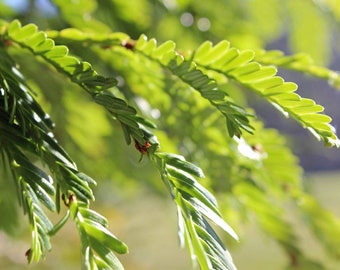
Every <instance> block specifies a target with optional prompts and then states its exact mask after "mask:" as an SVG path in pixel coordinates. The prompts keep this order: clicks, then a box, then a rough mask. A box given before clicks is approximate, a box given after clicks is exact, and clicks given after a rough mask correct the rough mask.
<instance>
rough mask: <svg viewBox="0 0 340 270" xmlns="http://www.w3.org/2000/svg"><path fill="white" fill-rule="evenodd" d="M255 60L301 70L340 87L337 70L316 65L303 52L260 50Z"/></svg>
mask: <svg viewBox="0 0 340 270" xmlns="http://www.w3.org/2000/svg"><path fill="white" fill-rule="evenodd" d="M255 61H256V62H258V63H260V64H262V65H274V66H277V67H280V68H281V67H282V68H286V69H290V70H294V71H299V72H303V73H305V74H309V75H312V76H314V77H317V78H321V79H324V80H327V81H328V83H329V84H330V85H331V86H333V87H335V88H337V89H339V87H340V75H339V73H338V72H336V71H333V70H330V69H328V68H325V67H322V66H318V65H316V64H315V63H314V61H313V59H312V57H311V56H309V55H308V54H305V53H298V54H293V55H285V54H284V53H283V52H282V51H277V50H273V51H265V50H261V51H257V52H256V54H255Z"/></svg>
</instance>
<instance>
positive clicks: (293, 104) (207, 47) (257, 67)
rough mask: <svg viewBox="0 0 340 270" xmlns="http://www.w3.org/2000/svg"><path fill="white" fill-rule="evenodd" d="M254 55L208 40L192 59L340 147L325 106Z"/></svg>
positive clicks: (326, 141)
mask: <svg viewBox="0 0 340 270" xmlns="http://www.w3.org/2000/svg"><path fill="white" fill-rule="evenodd" d="M254 54H255V53H254V52H253V51H251V50H246V51H240V50H238V49H236V48H233V47H230V43H229V42H227V41H222V42H220V43H218V44H216V45H215V46H213V45H212V43H211V42H205V43H203V44H202V45H201V46H200V47H199V48H198V49H197V50H196V51H195V52H194V55H193V59H194V61H195V62H196V63H197V64H198V65H200V66H202V67H204V68H206V69H211V70H214V71H216V72H219V73H221V74H224V75H225V76H226V77H227V78H230V79H232V80H235V81H236V82H237V83H239V84H241V85H243V86H245V87H246V88H248V89H251V90H252V91H254V92H255V93H257V94H259V95H260V96H262V97H263V98H264V99H266V100H268V101H269V102H271V103H272V104H273V105H274V106H275V107H276V108H277V109H279V110H280V111H281V112H282V113H284V114H285V115H286V116H287V117H288V116H291V117H293V118H294V119H296V120H297V121H298V122H299V123H300V124H301V125H302V126H303V127H305V128H307V129H308V130H310V131H311V132H312V133H313V134H314V135H315V136H316V137H317V138H318V139H320V140H323V141H324V143H325V144H326V145H330V146H333V145H336V146H339V141H338V138H337V137H336V134H335V133H334V128H333V127H332V126H331V125H330V124H329V123H330V122H331V118H330V117H329V116H327V115H324V114H320V112H322V111H323V107H322V106H321V105H318V104H315V102H314V101H313V100H311V99H307V98H301V97H300V96H299V95H298V94H296V93H295V91H296V90H297V85H296V84H295V83H291V82H285V81H284V79H283V78H281V77H280V76H277V75H276V73H277V70H276V68H275V67H274V66H262V65H261V64H259V63H257V62H255V61H253V58H254Z"/></svg>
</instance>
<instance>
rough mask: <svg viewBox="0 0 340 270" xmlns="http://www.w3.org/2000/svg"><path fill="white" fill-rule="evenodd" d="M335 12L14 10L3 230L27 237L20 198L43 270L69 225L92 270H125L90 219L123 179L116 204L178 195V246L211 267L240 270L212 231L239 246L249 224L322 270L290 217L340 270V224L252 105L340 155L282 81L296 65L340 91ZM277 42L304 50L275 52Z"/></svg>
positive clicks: (226, 6)
mask: <svg viewBox="0 0 340 270" xmlns="http://www.w3.org/2000/svg"><path fill="white" fill-rule="evenodd" d="M334 2H335V1H308V0H301V1H294V0H287V1H279V0H270V1H269V0H254V1H222V0H212V1H192V0H177V1H176V0H162V1H161V0H159V1H151V0H150V1H148V0H142V1H141V0H131V1H122V0H109V1H106V0H99V1H94V0H80V1H72V2H70V1H66V0H54V1H51V2H48V1H22V4H21V5H20V6H19V5H16V4H15V3H14V1H13V2H11V1H2V2H0V16H1V19H2V20H1V22H0V49H1V50H0V56H1V58H0V110H1V116H0V131H1V132H0V150H1V165H2V167H3V168H4V169H3V170H2V171H1V181H0V186H1V197H0V214H1V216H8V217H9V218H8V219H1V221H0V227H1V228H2V229H4V230H5V231H6V232H8V233H15V222H16V220H17V219H16V216H15V215H13V214H11V215H9V213H16V212H17V210H16V209H17V208H16V205H15V202H16V201H17V200H16V197H15V196H13V194H15V192H17V194H18V196H17V198H18V199H19V202H20V204H21V206H22V208H23V209H24V212H25V214H27V216H28V219H29V220H28V221H29V224H30V229H31V232H32V245H31V249H30V250H29V251H28V252H27V254H26V255H27V257H28V259H29V261H30V262H31V261H34V260H35V261H39V260H40V259H41V258H42V257H44V256H45V254H46V251H47V250H50V249H51V244H50V237H51V236H53V235H54V234H55V233H57V232H58V230H59V229H60V228H61V227H62V226H63V225H64V223H65V222H66V220H67V219H69V218H71V219H72V220H73V221H74V223H75V225H76V227H77V230H78V232H79V236H80V239H81V244H82V263H83V265H84V267H85V269H123V266H122V265H121V263H120V262H119V261H118V259H117V258H116V255H115V253H114V252H116V253H126V252H127V246H126V245H125V244H124V243H123V242H121V241H120V240H119V239H118V238H116V236H114V235H113V234H112V233H111V232H110V231H109V230H108V223H107V220H106V218H105V217H103V216H102V215H100V214H99V213H97V212H95V211H93V210H92V209H91V208H90V207H91V205H90V202H91V201H93V200H94V196H95V194H93V190H92V186H93V185H95V184H96V182H97V183H98V185H100V184H101V183H102V181H111V182H112V185H111V186H112V194H117V192H118V190H119V192H124V191H126V190H133V188H136V187H143V186H147V187H149V188H151V189H152V190H154V191H155V192H158V193H160V194H162V196H163V195H164V194H166V193H165V192H168V193H169V194H170V196H171V198H172V199H173V201H174V203H175V204H176V207H177V211H178V230H179V233H178V234H179V239H180V243H181V245H183V246H186V248H187V249H188V251H189V254H190V257H191V259H192V260H193V263H194V265H199V266H200V268H201V269H235V268H236V267H237V266H235V265H234V263H233V261H232V256H231V255H230V254H229V252H230V251H231V254H232V250H230V249H226V248H225V244H223V242H224V243H228V246H229V244H231V243H232V242H231V241H233V240H231V239H227V237H221V236H217V234H216V232H215V231H214V229H213V227H212V225H211V222H212V223H214V224H215V225H217V227H219V228H220V229H222V230H224V231H225V232H226V233H227V234H229V235H230V236H232V238H235V239H237V238H238V237H237V235H236V233H235V232H234V230H233V229H232V228H231V227H230V225H232V227H233V228H234V229H235V230H236V231H238V228H240V225H241V224H242V223H243V222H245V221H246V220H248V219H254V220H256V222H257V223H258V225H259V227H260V228H261V229H262V231H263V232H264V233H265V234H267V235H269V236H270V237H271V238H273V239H275V240H276V241H277V243H278V244H279V245H281V246H282V248H283V251H284V252H285V254H287V257H288V261H289V267H290V269H311V267H312V266H313V267H314V268H315V269H323V268H322V262H316V261H315V260H314V258H309V257H308V256H307V255H306V252H305V250H303V249H302V248H301V245H300V243H299V239H298V236H297V232H296V230H295V228H294V224H291V222H290V221H289V219H288V218H287V204H293V205H294V207H295V208H296V210H297V211H299V212H301V214H302V216H303V217H304V219H303V221H304V222H306V225H307V226H308V227H309V228H310V231H311V232H313V233H314V234H315V235H316V236H317V237H318V239H319V241H320V244H322V245H323V246H324V247H325V250H327V251H329V255H330V257H331V258H332V259H334V260H336V259H338V258H339V252H340V251H339V247H340V237H339V235H340V226H339V222H340V221H339V220H338V219H337V218H336V217H335V216H334V215H333V214H332V213H330V212H327V211H325V210H324V209H323V208H322V206H321V205H320V204H319V203H318V202H317V200H315V199H314V198H313V197H312V196H311V195H310V194H308V193H307V192H306V191H305V190H304V185H303V182H302V169H301V168H300V167H299V165H298V160H297V158H296V157H295V156H294V155H293V153H292V151H291V150H290V149H289V147H288V146H287V142H286V139H285V138H284V137H283V136H282V135H281V134H280V133H279V132H278V131H277V130H274V129H268V128H266V127H264V125H263V123H262V122H261V119H258V118H257V117H256V112H255V111H254V110H253V109H252V108H249V105H248V102H249V100H248V97H249V95H248V92H251V93H253V94H255V95H258V96H259V97H260V98H261V99H262V100H264V101H266V102H268V103H270V104H272V105H273V110H275V109H278V110H279V111H280V112H282V113H283V114H284V115H285V116H286V117H290V118H292V119H294V120H295V121H296V122H297V123H298V124H300V125H301V128H306V129H308V130H309V131H310V132H311V133H312V134H313V135H315V137H316V138H317V139H318V140H320V141H322V142H323V143H324V144H325V145H326V146H330V147H331V146H334V147H337V146H339V140H338V138H337V136H336V133H335V130H334V128H333V126H332V125H331V118H330V117H329V116H327V115H325V114H323V113H322V112H323V110H324V108H323V107H322V106H321V105H319V104H316V103H315V102H314V101H313V100H312V99H310V98H303V97H301V96H300V95H299V94H297V93H296V90H297V88H298V86H297V85H296V84H295V83H293V82H286V81H285V79H284V78H283V77H281V76H279V75H278V74H277V73H278V71H280V69H281V68H285V69H289V70H292V71H297V72H302V73H305V74H308V75H310V76H314V77H317V78H321V79H325V80H327V81H328V82H329V83H330V85H331V86H333V87H335V88H336V87H338V86H339V81H340V77H339V75H338V73H337V72H335V71H333V70H330V69H328V68H327V66H326V65H325V64H326V63H328V61H329V58H330V55H331V54H332V50H333V48H332V45H331V44H332V43H331V36H332V34H333V33H336V32H335V30H334V29H333V28H334V26H336V24H337V23H338V20H339V10H338V8H337V5H334V4H333V3H334ZM47 4H48V5H47ZM311 22H312V23H311ZM38 28H39V29H38ZM153 37H155V39H154V38H153ZM278 39H282V40H287V41H288V44H290V48H291V51H292V52H294V53H293V54H289V53H284V52H283V51H281V50H279V48H278V50H266V48H267V45H268V44H270V43H272V42H274V41H276V40H278ZM207 40H208V41H207ZM312 59H314V60H312ZM322 64H323V65H324V66H322ZM46 112H48V113H46ZM51 119H52V120H53V122H52V120H51ZM129 145H132V146H131V147H129ZM64 149H65V150H64ZM184 156H185V158H184ZM71 157H72V158H71ZM138 159H139V160H140V163H138ZM188 160H190V161H191V162H192V163H190V162H188ZM74 161H75V162H74ZM75 163H77V165H78V167H79V168H81V170H80V169H78V167H77V166H76V164H75ZM150 164H152V165H153V166H150ZM155 169H156V171H158V172H159V174H157V173H155ZM81 171H84V172H85V173H86V174H84V173H82V172H81ZM203 172H204V173H203ZM87 175H91V176H92V177H95V178H96V180H97V181H96V182H95V181H94V180H93V179H92V178H90V177H89V176H87ZM159 175H160V176H159ZM10 176H12V178H13V179H14V181H11V182H10V181H9V178H11V177H10ZM107 179H110V180H107ZM7 182H8V183H11V184H7ZM15 190H16V191H15ZM217 202H219V204H218V203H217ZM64 205H65V206H64ZM62 207H65V208H66V215H65V217H64V218H61V221H60V222H59V223H57V224H55V225H54V224H52V222H51V221H50V220H49V218H48V217H47V215H46V214H45V212H44V211H45V210H46V209H47V210H49V211H51V212H55V211H56V212H59V211H60V209H61V208H62ZM223 217H224V218H225V220H224V219H223ZM226 221H227V222H226ZM229 224H230V225H229ZM155 226H157V224H155ZM246 240H247V239H244V241H246ZM242 241H243V240H242ZM314 268H313V269H314Z"/></svg>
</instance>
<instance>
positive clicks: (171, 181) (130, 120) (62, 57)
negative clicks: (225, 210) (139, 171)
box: [6, 21, 247, 270]
mask: <svg viewBox="0 0 340 270" xmlns="http://www.w3.org/2000/svg"><path fill="white" fill-rule="evenodd" d="M64 33H65V32H64ZM66 33H67V34H70V32H66ZM80 36H81V37H83V36H82V35H80ZM78 37H79V35H78ZM120 37H121V35H120ZM6 38H7V39H8V40H11V41H12V42H15V43H16V44H18V45H19V46H21V47H23V48H27V49H29V50H30V51H31V52H32V53H33V54H34V55H37V56H41V57H42V58H43V59H44V60H45V61H46V62H48V63H49V64H51V65H52V66H54V67H55V68H56V70H57V71H59V72H60V73H63V74H65V75H66V76H68V77H69V78H70V79H71V80H72V81H73V82H75V83H77V84H78V85H79V86H81V87H82V88H83V89H84V90H85V91H86V92H87V93H88V94H90V96H91V97H92V98H93V100H94V101H95V102H96V103H98V104H99V105H101V106H103V107H104V108H105V109H106V110H107V111H108V113H109V114H110V115H111V116H112V117H114V118H115V119H116V120H118V121H119V122H120V124H121V126H122V129H123V132H124V135H125V139H126V142H127V143H128V144H130V143H131V142H132V140H134V142H135V147H136V149H137V150H138V151H139V152H140V153H141V156H142V157H143V156H144V155H148V156H149V157H150V159H151V160H152V161H153V162H154V163H155V165H156V166H157V167H158V169H159V171H160V173H161V176H162V179H163V181H164V182H165V184H166V185H167V187H169V191H170V193H171V195H172V197H173V199H174V201H175V203H176V204H177V207H178V209H179V226H180V238H181V240H182V242H185V244H186V245H187V248H188V249H189V251H190V253H191V255H192V258H193V260H194V261H196V260H197V262H198V264H199V265H200V267H201V268H202V269H206V270H208V269H212V267H218V268H216V269H235V266H234V265H233V262H232V260H231V257H230V255H229V253H228V252H227V250H226V249H225V248H224V246H223V244H222V241H221V240H220V239H219V237H218V236H217V234H216V233H215V232H214V230H213V229H212V228H211V226H210V225H209V223H208V222H207V220H206V218H209V219H210V220H211V221H212V222H214V223H215V224H216V225H218V226H219V227H221V228H222V229H224V230H225V231H226V232H228V233H229V234H231V235H232V236H233V237H234V238H237V236H236V234H235V232H234V231H233V230H232V229H231V228H230V226H229V225H228V224H227V223H226V222H225V221H224V220H223V219H222V217H221V214H220V212H219V211H218V209H217V203H216V201H215V199H214V197H213V196H212V195H211V194H210V193H209V192H208V191H207V190H205V189H204V188H203V187H202V186H201V185H200V184H199V183H198V182H197V181H196V180H195V178H193V176H198V177H202V176H203V173H202V172H201V170H200V169H199V168H198V167H196V166H194V165H193V164H191V163H189V162H187V161H185V160H184V159H183V158H182V157H181V156H174V155H171V154H167V153H159V152H156V150H157V148H158V145H159V143H158V141H157V138H156V137H155V136H154V135H153V134H152V132H150V131H149V130H148V129H147V128H154V127H155V125H154V124H152V123H151V122H150V121H148V120H147V119H144V118H143V117H141V116H138V115H137V111H136V110H135V109H134V108H133V107H131V106H130V105H128V104H127V103H126V101H124V100H123V99H121V98H117V97H116V96H115V95H114V94H113V93H112V92H111V91H110V90H109V88H111V87H112V86H115V85H116V81H115V80H114V79H112V78H105V77H102V76H99V75H98V74H97V73H96V72H95V71H94V70H93V69H92V67H91V66H90V64H88V63H86V62H81V61H79V60H78V59H77V58H75V57H72V56H69V55H68V49H67V47H66V46H62V45H57V46H56V45H54V41H53V40H52V39H50V38H47V37H46V35H45V34H44V32H42V31H37V27H36V26H35V25H33V24H29V25H26V26H24V27H22V26H21V25H20V23H19V22H18V21H14V22H12V23H11V24H10V25H9V26H8V30H7V32H6ZM64 38H65V36H64ZM97 38H98V37H97ZM93 40H94V41H95V38H94V39H93ZM113 40H115V39H113ZM106 42H107V41H106ZM188 68H189V67H188V66H187V64H186V65H185V66H184V70H183V73H187V72H188ZM176 73H177V72H176ZM189 73H190V72H189ZM178 74H179V73H177V75H178ZM194 74H196V72H194ZM194 74H191V76H189V77H185V76H184V77H183V78H185V79H183V80H184V81H187V82H191V83H192V82H194V81H195V80H194V78H193V77H192V76H193V75H194ZM199 75H200V76H202V75H201V73H200V72H199ZM203 77H204V78H207V77H206V76H203ZM208 81H209V79H208ZM206 83H207V81H206V80H205V82H204V85H205V84H206ZM201 86H203V85H201ZM213 86H214V87H213V88H211V86H209V87H210V88H211V89H210V90H206V96H205V97H206V98H207V97H209V100H212V102H214V103H213V104H214V105H216V106H217V105H218V103H215V100H221V102H223V100H224V97H225V94H224V93H223V92H221V91H218V90H216V89H215V85H214V84H213ZM200 89H201V87H200ZM214 91H216V93H215V92H214ZM202 93H203V94H202V95H203V96H204V91H202ZM226 104H227V106H230V103H226ZM234 107H236V108H237V106H236V105H235V106H234ZM235 112H236V111H235ZM238 115H239V116H240V117H241V118H242V119H243V120H242V121H243V122H245V123H247V120H246V118H245V116H243V115H242V114H241V113H240V112H238ZM231 119H232V118H231ZM242 121H241V122H242ZM236 123H237V124H239V123H238V122H235V123H234V125H235V126H236V127H237V124H236ZM242 125H243V124H242ZM245 126H247V125H245ZM237 130H239V128H237ZM232 132H233V133H232V134H231V135H234V133H235V128H234V129H233V131H232ZM237 135H238V136H239V135H240V133H238V132H237ZM55 145H57V144H56V143H55V144H54V146H55ZM65 154H66V153H65ZM65 154H64V152H63V155H62V156H61V157H59V156H58V157H59V159H58V160H57V161H55V162H54V163H53V165H54V166H55V167H56V168H55V167H53V166H52V165H51V166H50V167H51V171H52V172H54V173H56V172H57V173H60V174H61V177H59V178H58V179H59V181H58V184H59V185H60V187H61V190H62V191H63V194H66V196H68V198H69V199H68V201H66V202H65V204H66V205H67V206H69V207H70V212H71V216H72V218H73V219H74V221H75V223H76V224H77V229H78V231H79V234H80V237H81V240H82V245H83V264H84V266H85V268H86V269H93V267H95V266H96V267H99V268H109V269H122V266H121V265H120V263H119V262H118V261H117V260H116V257H115V256H114V254H113V253H112V252H111V250H113V251H116V252H118V253H125V252H126V251H127V247H126V246H125V245H124V244H123V243H122V242H120V241H119V240H118V239H116V238H115V237H114V236H113V235H112V234H111V233H109V232H108V231H107V229H106V221H105V219H104V218H103V217H101V216H100V215H99V214H96V213H95V212H92V211H91V210H89V209H88V205H89V200H92V199H93V195H92V192H91V190H90V189H89V188H88V185H87V184H88V183H94V181H93V180H92V179H91V178H89V177H87V176H86V175H83V174H80V173H78V172H77V170H76V168H75V165H74V163H73V162H71V160H70V158H68V157H67V158H65V157H64V155H65ZM63 162H64V163H63ZM66 162H68V163H67V166H66V165H65V163H66ZM69 163H70V164H69ZM61 179H64V180H61ZM64 198H65V196H64ZM78 200H79V202H78ZM58 226H59V225H58ZM182 229H183V230H182Z"/></svg>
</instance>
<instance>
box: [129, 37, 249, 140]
mask: <svg viewBox="0 0 340 270" xmlns="http://www.w3.org/2000/svg"><path fill="white" fill-rule="evenodd" d="M175 47H176V45H175V43H174V42H173V41H167V42H165V43H163V44H161V45H159V46H157V42H156V40H155V39H150V40H147V38H146V36H144V35H143V36H141V37H140V38H139V39H138V41H137V43H136V45H135V46H134V50H136V51H138V52H141V53H143V55H145V56H147V57H149V58H151V59H154V60H155V61H158V62H159V63H160V64H161V65H163V66H164V67H165V68H168V69H169V70H170V71H171V72H172V74H173V75H174V76H177V77H178V78H180V79H181V80H182V81H183V82H185V83H187V84H188V85H189V86H191V87H192V88H193V89H195V90H197V91H199V92H200V94H201V95H202V97H203V98H205V99H207V100H209V101H210V103H211V104H212V105H213V106H215V107H216V108H217V109H218V110H219V111H220V112H221V113H222V114H223V115H224V116H225V117H226V123H227V127H228V133H229V135H230V137H233V136H237V137H240V136H241V134H242V130H246V131H247V132H250V133H251V132H252V127H251V126H250V124H249V119H248V117H249V116H250V114H249V113H247V112H246V110H245V109H244V108H242V107H241V106H239V105H237V104H235V103H234V102H233V101H232V100H231V99H230V98H228V97H227V94H226V93H225V92H224V91H222V90H220V89H219V87H218V85H217V83H216V82H215V81H214V80H212V79H210V78H209V77H208V76H207V75H205V74H204V73H203V72H202V71H201V70H199V69H198V68H197V65H196V64H195V62H193V61H187V60H185V59H184V57H183V56H182V55H181V54H179V53H178V52H176V50H175Z"/></svg>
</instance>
